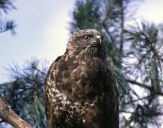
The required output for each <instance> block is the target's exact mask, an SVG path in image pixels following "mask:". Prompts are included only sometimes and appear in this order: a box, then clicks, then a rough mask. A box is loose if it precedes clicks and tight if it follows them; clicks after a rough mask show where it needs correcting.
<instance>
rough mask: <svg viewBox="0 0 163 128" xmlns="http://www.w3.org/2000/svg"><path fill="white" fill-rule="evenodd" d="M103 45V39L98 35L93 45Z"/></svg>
mask: <svg viewBox="0 0 163 128" xmlns="http://www.w3.org/2000/svg"><path fill="white" fill-rule="evenodd" d="M101 43H102V39H101V36H100V35H97V36H96V37H95V39H94V41H93V42H92V44H93V45H97V44H101Z"/></svg>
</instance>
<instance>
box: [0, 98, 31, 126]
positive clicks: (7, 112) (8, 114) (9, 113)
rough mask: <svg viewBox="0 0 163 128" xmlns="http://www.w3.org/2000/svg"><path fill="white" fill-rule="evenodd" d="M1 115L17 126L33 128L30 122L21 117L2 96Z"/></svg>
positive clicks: (0, 99) (0, 103) (0, 101)
mask: <svg viewBox="0 0 163 128" xmlns="http://www.w3.org/2000/svg"><path fill="white" fill-rule="evenodd" d="M0 117H1V118H2V119H3V120H5V122H7V123H9V124H11V125H12V126H13V127H15V128H32V126H31V125H30V124H28V123H27V122H26V121H24V120H23V119H21V118H20V117H19V116H18V115H17V114H16V113H15V112H14V111H13V110H12V109H11V106H10V105H8V104H7V103H6V102H5V101H4V100H3V98H2V97H1V96H0Z"/></svg>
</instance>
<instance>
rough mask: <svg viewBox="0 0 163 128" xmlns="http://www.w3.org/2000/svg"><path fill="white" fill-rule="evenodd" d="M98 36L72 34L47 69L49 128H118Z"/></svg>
mask: <svg viewBox="0 0 163 128" xmlns="http://www.w3.org/2000/svg"><path fill="white" fill-rule="evenodd" d="M106 57H107V55H106V49H105V45H104V44H103V42H102V37H101V34H100V33H99V32H98V31H96V30H94V29H86V30H80V31H78V32H75V33H73V35H72V37H71V39H70V40H69V42H68V45H67V49H66V52H65V54H64V55H63V56H60V57H58V58H57V59H56V60H55V61H54V62H53V63H52V65H51V66H50V69H49V72H48V75H47V78H46V87H45V102H46V114H47V119H48V127H49V128H118V126H119V120H118V119H119V117H118V96H117V90H116V85H115V81H114V78H113V75H112V73H111V72H110V70H109V69H108V64H107V61H106Z"/></svg>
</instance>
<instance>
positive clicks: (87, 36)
mask: <svg viewBox="0 0 163 128" xmlns="http://www.w3.org/2000/svg"><path fill="white" fill-rule="evenodd" d="M91 37H92V36H91V35H85V36H84V39H85V40H88V39H90V38H91Z"/></svg>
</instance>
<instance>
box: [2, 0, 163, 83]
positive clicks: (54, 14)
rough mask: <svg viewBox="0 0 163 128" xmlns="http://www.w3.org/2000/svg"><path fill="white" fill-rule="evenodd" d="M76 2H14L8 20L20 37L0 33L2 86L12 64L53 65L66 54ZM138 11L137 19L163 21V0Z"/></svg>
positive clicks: (152, 0) (150, 1)
mask: <svg viewBox="0 0 163 128" xmlns="http://www.w3.org/2000/svg"><path fill="white" fill-rule="evenodd" d="M74 1H75V0H46V1H45V0H39V1H38V0H15V6H16V8H17V9H16V10H12V11H11V12H9V14H8V15H7V18H11V19H13V20H15V23H16V25H17V27H16V28H15V30H16V33H17V34H16V35H12V34H11V33H10V32H5V33H2V34H0V79H1V81H0V83H4V82H8V81H9V78H8V72H7V71H6V70H5V69H4V68H5V67H8V66H9V65H12V64H15V63H16V64H19V65H22V64H24V61H25V60H27V59H30V58H32V57H37V58H40V59H46V60H48V61H49V63H51V62H52V61H53V60H55V58H56V57H57V56H59V55H62V54H63V53H64V51H65V49H66V44H67V40H68V38H69V30H68V27H69V22H70V21H71V12H72V11H73V8H74ZM136 11H137V13H135V16H134V18H135V19H137V20H141V19H144V20H148V21H152V22H155V23H160V22H163V15H162V14H163V0H157V1H156V0H144V1H143V0H142V2H140V3H139V4H138V7H137V10H136Z"/></svg>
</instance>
